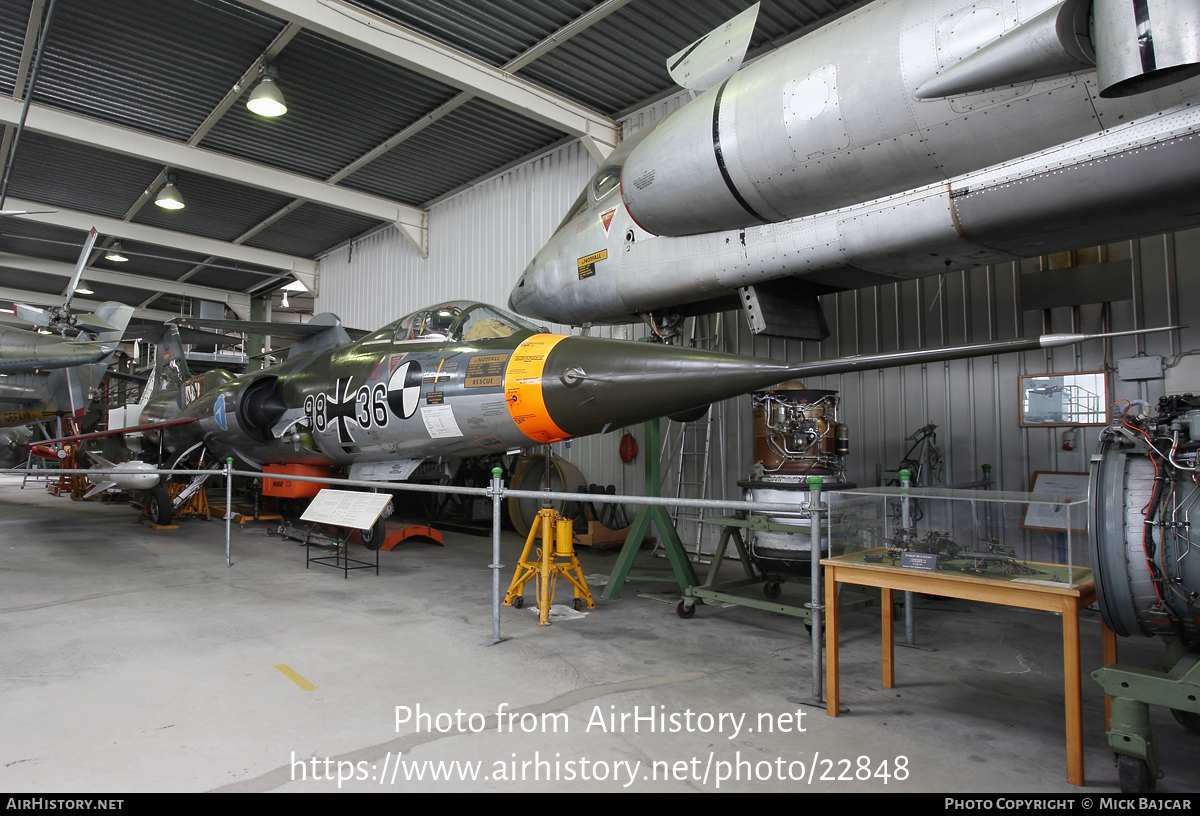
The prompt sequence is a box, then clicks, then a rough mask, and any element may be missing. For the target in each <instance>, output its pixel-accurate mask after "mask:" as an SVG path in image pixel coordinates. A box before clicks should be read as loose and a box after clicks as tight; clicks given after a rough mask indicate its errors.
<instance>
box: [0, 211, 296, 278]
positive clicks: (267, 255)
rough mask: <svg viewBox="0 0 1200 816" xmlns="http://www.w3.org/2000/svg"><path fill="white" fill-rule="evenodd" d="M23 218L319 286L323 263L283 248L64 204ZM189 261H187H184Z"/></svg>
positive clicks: (22, 217)
mask: <svg viewBox="0 0 1200 816" xmlns="http://www.w3.org/2000/svg"><path fill="white" fill-rule="evenodd" d="M8 201H9V205H10V206H11V207H13V208H14V209H22V210H55V208H54V207H52V206H50V205H48V204H42V203H40V202H37V201H26V200H23V199H19V198H13V197H11V196H9V199H8ZM21 219H22V220H23V221H36V222H38V223H39V224H53V225H54V226H58V227H67V228H68V229H75V230H80V231H81V232H87V231H88V230H90V229H91V228H92V227H95V228H96V229H97V231H99V232H101V233H103V234H105V235H109V236H112V237H114V238H125V239H128V240H130V241H141V242H143V243H147V244H156V245H158V246H164V247H171V248H173V249H181V250H183V251H184V252H195V253H196V254H198V255H206V256H207V255H211V256H214V257H217V258H227V259H229V260H231V261H241V262H242V263H247V264H253V265H254V266H266V267H270V268H271V269H282V270H284V271H285V272H289V273H291V274H292V275H295V276H296V279H297V280H299V281H300V282H301V283H303V284H304V285H305V286H311V287H312V288H316V285H317V281H316V279H317V269H318V266H319V264H318V263H317V262H316V261H314V260H311V259H309V258H301V257H298V256H296V255H285V254H283V253H282V252H272V251H271V250H269V249H256V248H254V247H248V246H242V245H240V244H231V243H228V242H226V241H217V240H215V239H212V238H204V237H202V236H199V235H188V234H187V233H184V232H175V231H174V230H167V229H162V228H161V227H150V226H146V225H145V224H134V223H132V222H129V221H122V220H120V219H119V218H106V217H105V216H102V215H93V214H92V213H85V212H78V211H77V210H66V209H63V208H62V207H59V208H57V210H56V211H54V212H49V213H39V214H32V215H23V216H21ZM184 263H186V261H185V262H184Z"/></svg>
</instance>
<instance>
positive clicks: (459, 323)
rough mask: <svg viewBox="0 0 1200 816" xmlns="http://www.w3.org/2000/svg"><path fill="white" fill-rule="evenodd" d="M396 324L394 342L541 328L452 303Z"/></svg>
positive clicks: (490, 308)
mask: <svg viewBox="0 0 1200 816" xmlns="http://www.w3.org/2000/svg"><path fill="white" fill-rule="evenodd" d="M395 325H396V334H395V339H394V342H396V343H408V342H426V341H430V340H435V341H436V340H444V341H453V340H466V341H471V340H486V339H488V338H497V337H509V336H511V335H513V334H516V333H517V332H522V331H532V332H538V331H541V329H540V328H539V327H538V326H535V325H534V324H532V323H530V322H528V321H526V320H523V319H522V318H520V317H517V316H516V315H514V314H511V313H509V312H506V311H504V310H503V309H497V308H496V307H494V306H488V305H486V304H483V303H469V302H465V301H452V302H450V303H442V304H439V305H437V306H434V307H432V308H429V309H422V310H421V311H419V312H414V313H413V314H410V315H409V316H408V317H405V318H403V319H402V320H400V321H399V322H398V323H396V324H395Z"/></svg>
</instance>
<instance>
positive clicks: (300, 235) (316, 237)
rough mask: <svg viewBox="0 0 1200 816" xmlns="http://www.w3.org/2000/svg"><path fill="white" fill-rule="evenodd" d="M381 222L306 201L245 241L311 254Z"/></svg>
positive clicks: (280, 249) (292, 253)
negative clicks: (306, 202)
mask: <svg viewBox="0 0 1200 816" xmlns="http://www.w3.org/2000/svg"><path fill="white" fill-rule="evenodd" d="M380 223H382V222H380V221H375V220H372V219H370V218H363V217H362V216H359V215H353V214H352V213H347V212H342V211H341V210H333V209H330V208H329V207H322V206H319V205H317V204H305V205H303V206H301V207H297V208H296V209H295V210H293V211H292V212H290V213H288V214H287V215H285V216H284V217H283V218H280V219H279V220H278V221H276V222H275V223H274V224H272V225H271V226H269V227H267V228H266V229H265V230H263V231H262V232H260V233H259V234H258V235H255V236H254V237H253V238H251V239H250V240H248V241H246V246H252V247H259V248H260V249H272V250H275V251H276V252H287V253H288V254H290V255H303V256H306V257H311V256H313V255H316V254H317V253H319V252H322V251H324V250H326V249H329V248H330V247H331V246H333V245H334V244H337V243H340V242H341V241H344V240H345V239H347V238H352V237H354V236H355V235H360V234H362V233H364V232H366V231H367V230H369V229H371V228H372V227H375V226H378V225H379V224H380Z"/></svg>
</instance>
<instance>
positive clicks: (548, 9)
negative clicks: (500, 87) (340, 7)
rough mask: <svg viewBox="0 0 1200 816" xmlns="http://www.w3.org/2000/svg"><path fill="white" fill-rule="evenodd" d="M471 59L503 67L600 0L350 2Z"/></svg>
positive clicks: (398, 0) (396, 0) (397, 0)
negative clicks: (469, 56) (460, 52)
mask: <svg viewBox="0 0 1200 816" xmlns="http://www.w3.org/2000/svg"><path fill="white" fill-rule="evenodd" d="M350 2H351V3H353V4H354V5H356V6H359V7H360V8H363V9H366V10H367V11H370V12H373V13H375V14H378V15H379V16H380V17H383V18H385V19H388V20H391V21H392V22H395V23H399V24H400V25H402V26H404V27H405V28H411V29H412V30H413V31H416V32H419V33H421V34H424V35H425V36H426V37H429V38H430V39H434V40H437V41H438V42H440V43H442V44H444V45H448V46H450V47H451V48H454V49H457V50H459V51H463V52H464V53H467V54H470V55H471V56H473V57H475V58H477V59H481V60H483V61H484V62H489V63H491V64H492V65H497V66H499V65H503V64H504V63H506V62H508V61H509V60H511V59H512V58H513V57H516V56H517V55H518V54H520V53H521V52H523V51H525V50H527V49H528V48H530V47H531V46H533V45H535V44H536V43H537V42H539V41H540V40H542V39H543V38H544V37H546V36H548V35H549V34H552V33H554V32H555V31H557V30H558V29H560V28H562V27H563V26H564V25H566V24H567V23H569V22H571V21H572V20H574V19H575V18H576V17H578V16H580V15H581V14H583V13H585V12H587V11H589V10H590V9H592V8H594V7H595V6H598V5H599V4H600V2H599V0H489V1H488V2H486V3H480V2H472V0H350Z"/></svg>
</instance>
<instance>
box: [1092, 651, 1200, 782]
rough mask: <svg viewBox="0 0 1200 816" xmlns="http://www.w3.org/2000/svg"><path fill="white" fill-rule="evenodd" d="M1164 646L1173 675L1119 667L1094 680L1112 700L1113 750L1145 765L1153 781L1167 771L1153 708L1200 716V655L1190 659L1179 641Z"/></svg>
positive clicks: (1110, 743)
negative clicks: (1157, 741)
mask: <svg viewBox="0 0 1200 816" xmlns="http://www.w3.org/2000/svg"><path fill="white" fill-rule="evenodd" d="M1163 640H1164V641H1167V660H1166V661H1165V662H1167V664H1168V665H1169V666H1170V667H1171V668H1170V670H1169V671H1154V670H1153V669H1139V668H1135V667H1132V666H1122V665H1120V664H1118V663H1114V664H1112V665H1110V666H1105V667H1104V668H1102V669H1097V670H1096V671H1094V672H1092V679H1093V680H1095V681H1096V682H1097V683H1099V684H1100V685H1101V686H1103V687H1104V693H1105V694H1107V695H1108V696H1109V697H1111V698H1112V714H1111V716H1110V717H1109V725H1108V729H1109V730H1108V747H1109V748H1111V749H1112V752H1113V754H1114V755H1117V756H1121V755H1123V756H1130V757H1134V758H1135V759H1140V760H1142V761H1143V762H1145V763H1146V766H1147V767H1148V768H1149V769H1150V776H1151V779H1158V778H1161V777H1162V770H1161V769H1160V768H1159V765H1158V750H1157V748H1156V747H1155V744H1154V735H1153V733H1152V732H1151V730H1150V706H1152V705H1159V706H1165V707H1167V708H1174V709H1178V710H1179V711H1189V712H1191V713H1193V714H1200V654H1195V653H1192V654H1187V653H1184V650H1183V647H1182V644H1180V643H1179V639H1178V638H1169V637H1164V638H1163Z"/></svg>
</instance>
